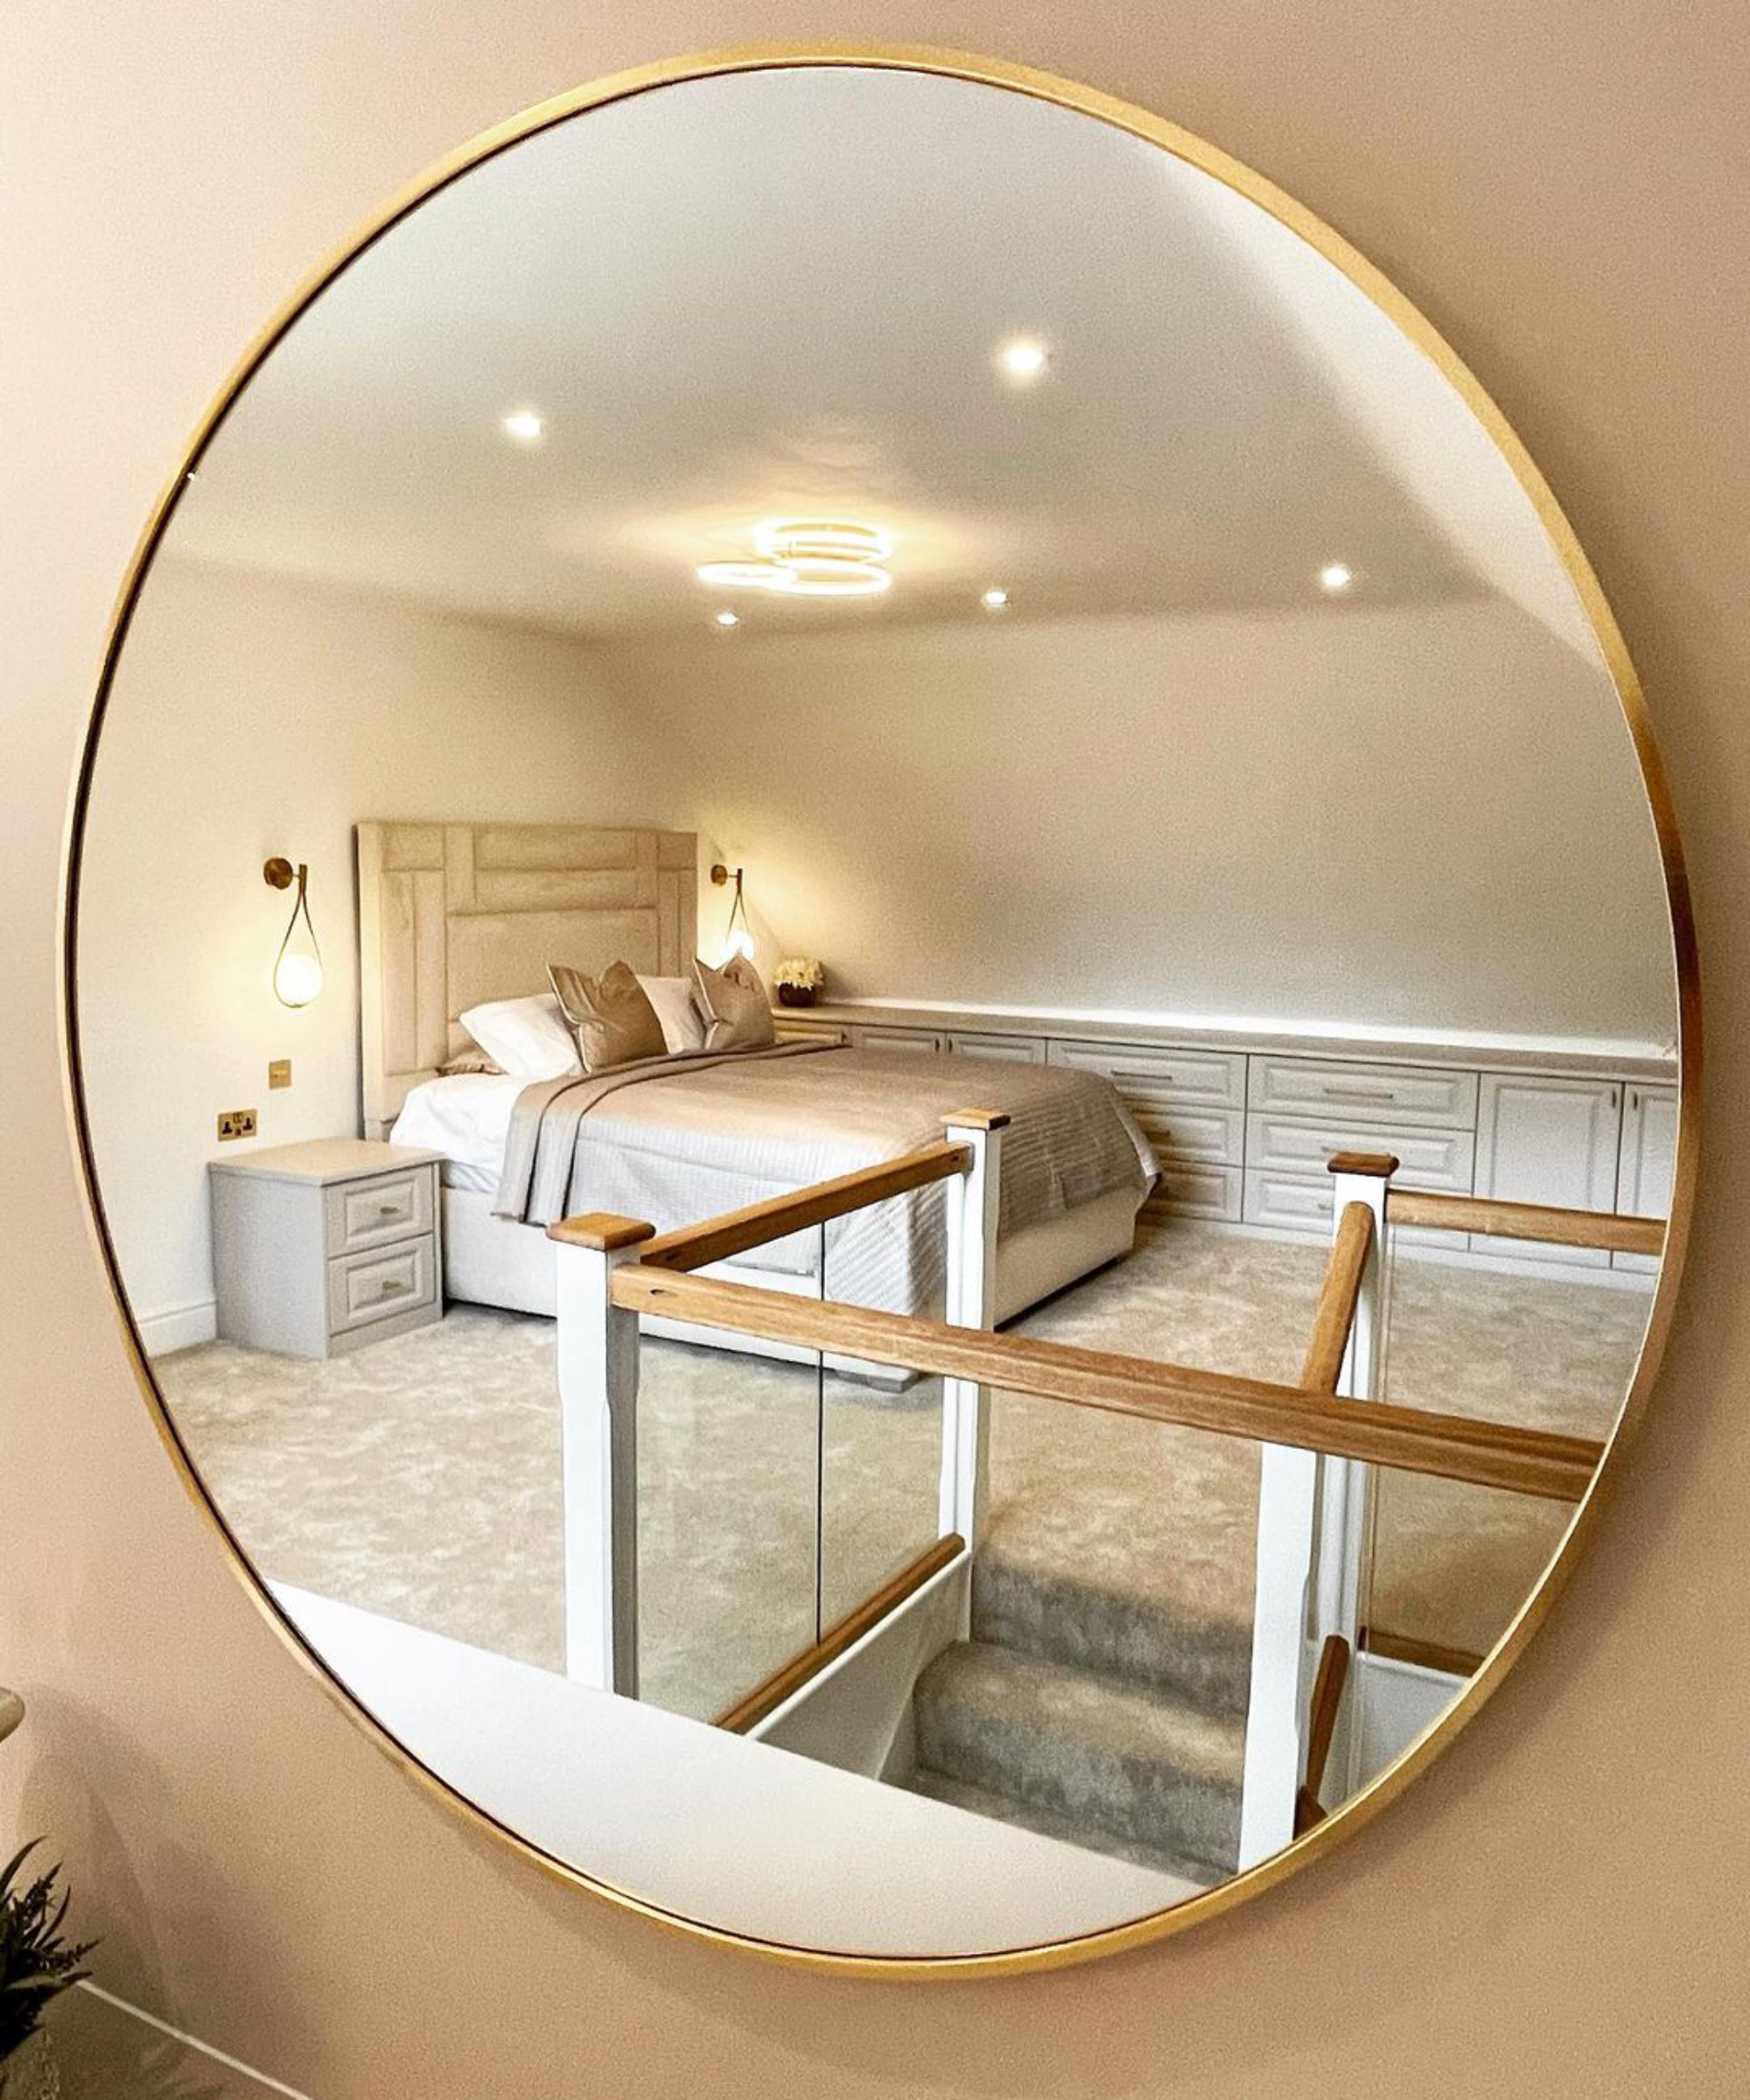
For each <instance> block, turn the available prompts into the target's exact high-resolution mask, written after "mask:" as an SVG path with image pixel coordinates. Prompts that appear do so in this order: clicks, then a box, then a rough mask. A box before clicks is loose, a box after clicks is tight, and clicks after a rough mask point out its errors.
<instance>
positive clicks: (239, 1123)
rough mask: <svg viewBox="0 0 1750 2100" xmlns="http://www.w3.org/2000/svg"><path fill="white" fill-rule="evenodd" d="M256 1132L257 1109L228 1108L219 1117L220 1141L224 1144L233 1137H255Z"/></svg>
mask: <svg viewBox="0 0 1750 2100" xmlns="http://www.w3.org/2000/svg"><path fill="white" fill-rule="evenodd" d="M254 1136H255V1110H253V1109H227V1110H224V1112H223V1113H222V1114H221V1117H220V1118H219V1141H220V1143H221V1145H222V1144H224V1143H225V1142H226V1141H227V1140H228V1139H229V1138H253V1137H254Z"/></svg>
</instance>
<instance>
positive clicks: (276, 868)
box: [262, 855, 322, 1006]
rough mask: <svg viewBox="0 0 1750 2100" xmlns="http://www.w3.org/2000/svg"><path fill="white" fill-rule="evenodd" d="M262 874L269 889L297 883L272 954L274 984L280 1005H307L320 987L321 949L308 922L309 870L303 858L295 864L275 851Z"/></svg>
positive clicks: (280, 888)
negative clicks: (273, 955) (279, 939)
mask: <svg viewBox="0 0 1750 2100" xmlns="http://www.w3.org/2000/svg"><path fill="white" fill-rule="evenodd" d="M262 879H263V880H264V881H265V882H266V883H267V885H268V886H269V888H270V889H276V890H289V889H290V887H291V886H292V884H293V883H294V882H295V883H296V884H297V897H296V898H295V899H294V900H293V902H292V907H291V918H290V921H289V922H288V923H287V926H286V929H285V938H284V940H283V941H282V942H280V944H279V953H278V954H277V955H276V956H275V957H274V966H273V988H274V997H275V998H276V999H277V1000H278V1001H279V1003H280V1005H282V1006H307V1005H309V1004H310V1002H311V1000H312V999H313V998H315V997H316V996H317V994H318V992H319V991H321V989H322V950H321V949H319V948H318V946H317V945H316V928H314V927H313V926H312V925H311V922H310V870H309V868H308V867H307V866H306V865H305V864H304V862H303V861H299V862H298V864H297V867H296V868H294V867H293V866H292V865H291V863H290V861H289V860H283V859H282V858H279V856H277V855H276V856H275V858H273V859H272V860H270V861H269V862H268V863H267V865H266V866H264V867H263V868H262Z"/></svg>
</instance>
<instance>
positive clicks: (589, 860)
mask: <svg viewBox="0 0 1750 2100" xmlns="http://www.w3.org/2000/svg"><path fill="white" fill-rule="evenodd" d="M697 862H698V843H697V838H696V837H695V836H694V834H693V833H692V832H690V831H659V830H655V829H654V828H651V827H649V826H644V825H638V826H628V827H626V828H624V829H610V828H608V827H607V826H605V825H596V824H450V823H394V822H380V823H365V824H360V826H359V1019H360V1042H361V1047H362V1051H363V1076H364V1111H365V1134H366V1136H367V1137H370V1138H380V1137H382V1136H383V1135H385V1134H386V1132H387V1130H388V1125H389V1124H391V1123H393V1122H394V1120H395V1117H396V1116H397V1115H398V1114H399V1113H400V1110H401V1105H402V1102H404V1101H405V1100H406V1098H407V1095H408V1090H409V1088H412V1087H415V1086H417V1085H418V1083H419V1082H420V1081H422V1080H426V1079H430V1078H432V1077H433V1076H435V1075H436V1072H437V1067H438V1066H439V1065H441V1064H442V1063H443V1062H444V1060H445V1059H446V1058H448V1057H451V1056H452V1055H453V1054H455V1053H456V1052H457V1051H458V1050H459V1049H460V1048H461V1047H462V1046H463V1045H464V1044H465V1042H466V1040H467V1036H466V1033H465V1031H464V1030H463V1029H462V1028H461V1026H459V1025H458V1021H457V1019H456V1017H457V1015H458V1014H459V1013H463V1012H465V1011H466V1010H467V1009H468V1008H469V1007H470V1006H477V1005H479V1004H480V1003H481V1001H483V1000H486V999H514V998H522V997H525V996H526V995H527V994H528V993H530V992H535V991H545V990H546V988H547V965H548V964H549V963H571V964H572V965H574V966H575V967H576V968H577V969H579V970H603V969H606V966H607V965H608V964H609V963H612V962H613V961H615V960H616V959H617V958H624V960H625V961H626V962H627V963H630V964H631V966H632V967H633V969H634V970H640V971H642V972H644V973H646V974H648V975H655V976H662V977H679V976H681V975H683V973H685V972H686V971H688V970H690V969H691V968H692V962H693V952H694V946H695V936H696V932H697V909H698V896H697Z"/></svg>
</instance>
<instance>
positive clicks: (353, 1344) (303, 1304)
mask: <svg viewBox="0 0 1750 2100" xmlns="http://www.w3.org/2000/svg"><path fill="white" fill-rule="evenodd" d="M443 1156H444V1155H443V1154H442V1153H441V1152H416V1151H414V1150H413V1149H412V1148H410V1147H409V1146H407V1145H377V1144H373V1143H371V1142H370V1141H368V1140H367V1139H365V1138H317V1139H314V1140H313V1141H312V1142H311V1143H310V1144H308V1145H274V1146H271V1147H269V1149H267V1150H266V1151H263V1152H246V1153H244V1154H243V1155H242V1157H241V1158H240V1159H213V1160H209V1161H208V1163H207V1173H208V1174H209V1176H210V1177H211V1180H212V1190H213V1273H214V1282H215V1283H216V1284H217V1285H218V1292H219V1333H220V1335H221V1339H223V1340H224V1341H240V1342H242V1343H243V1344H245V1345H246V1346H247V1347H248V1348H252V1349H272V1350H274V1351H276V1353H277V1354H278V1355H283V1356H317V1357H319V1356H339V1355H343V1354H344V1353H345V1352H346V1350H348V1349H356V1348H360V1347H361V1346H362V1345H363V1344H364V1343H365V1342H367V1341H385V1340H387V1338H388V1336H389V1335H391V1334H406V1333H407V1332H408V1331H409V1329H410V1328H413V1327H425V1326H427V1325H429V1324H430V1322H431V1321H433V1320H441V1319H442V1318H443V1317H444V1272H443V1256H442V1248H441V1243H440V1236H439V1222H438V1221H439V1216H440V1211H439V1206H438V1201H437V1169H438V1165H439V1163H440V1161H441V1160H442V1159H443Z"/></svg>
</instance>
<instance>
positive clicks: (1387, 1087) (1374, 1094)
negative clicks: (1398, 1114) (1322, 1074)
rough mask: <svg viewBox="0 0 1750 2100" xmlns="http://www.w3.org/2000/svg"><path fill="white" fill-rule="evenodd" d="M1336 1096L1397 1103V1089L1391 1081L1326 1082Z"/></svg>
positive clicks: (1335, 1080)
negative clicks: (1352, 1096) (1350, 1095)
mask: <svg viewBox="0 0 1750 2100" xmlns="http://www.w3.org/2000/svg"><path fill="white" fill-rule="evenodd" d="M1325 1083H1326V1085H1327V1087H1328V1088H1329V1089H1330V1090H1331V1092H1332V1093H1334V1094H1352V1095H1354V1096H1356V1097H1357V1098H1358V1099H1360V1100H1362V1101H1396V1100H1397V1088H1396V1087H1395V1086H1393V1085H1392V1083H1391V1082H1390V1080H1377V1079H1375V1080H1368V1079H1341V1078H1333V1079H1327V1081H1326V1082H1325Z"/></svg>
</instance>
